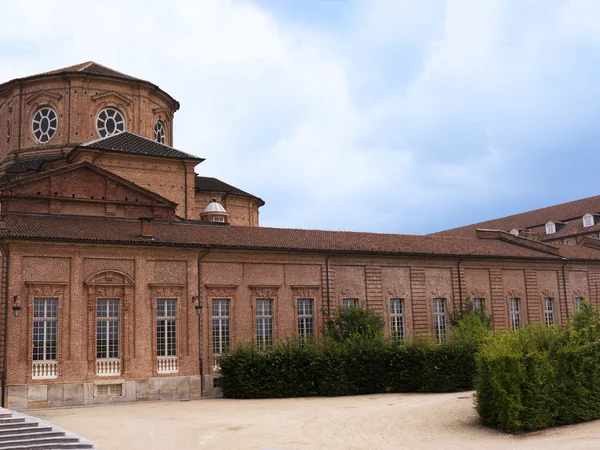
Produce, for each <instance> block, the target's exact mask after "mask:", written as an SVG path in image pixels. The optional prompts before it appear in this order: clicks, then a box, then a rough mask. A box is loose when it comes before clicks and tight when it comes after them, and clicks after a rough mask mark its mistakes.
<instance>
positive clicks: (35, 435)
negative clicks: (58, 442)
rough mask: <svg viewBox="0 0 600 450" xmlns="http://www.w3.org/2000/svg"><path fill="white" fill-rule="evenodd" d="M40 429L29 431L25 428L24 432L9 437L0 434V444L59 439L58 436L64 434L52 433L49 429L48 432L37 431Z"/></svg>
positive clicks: (61, 432) (62, 432)
mask: <svg viewBox="0 0 600 450" xmlns="http://www.w3.org/2000/svg"><path fill="white" fill-rule="evenodd" d="M39 430H40V428H33V429H32V430H29V429H27V428H25V431H22V432H21V433H16V434H10V435H5V434H4V433H2V435H0V444H1V443H2V442H6V441H14V440H21V439H30V440H32V441H33V440H36V439H44V438H49V437H60V436H64V435H65V433H64V431H52V428H50V429H49V430H48V429H46V430H45V431H44V430H42V431H39Z"/></svg>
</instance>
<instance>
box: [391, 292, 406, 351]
mask: <svg viewBox="0 0 600 450" xmlns="http://www.w3.org/2000/svg"><path fill="white" fill-rule="evenodd" d="M394 303H398V305H399V306H400V307H399V308H394V306H393V305H394ZM389 311H390V336H391V337H392V339H394V340H399V341H403V340H404V339H406V300H405V299H404V298H401V297H392V298H390V309H389Z"/></svg>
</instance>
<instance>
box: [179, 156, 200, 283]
mask: <svg viewBox="0 0 600 450" xmlns="http://www.w3.org/2000/svg"><path fill="white" fill-rule="evenodd" d="M181 164H183V184H184V186H185V187H184V191H183V195H184V197H183V204H184V205H185V206H184V208H185V218H186V219H188V181H187V179H188V176H187V164H186V163H185V161H182V162H181ZM198 295H200V294H198Z"/></svg>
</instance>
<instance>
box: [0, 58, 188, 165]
mask: <svg viewBox="0 0 600 450" xmlns="http://www.w3.org/2000/svg"><path fill="white" fill-rule="evenodd" d="M178 109H179V102H177V101H176V100H175V99H174V98H173V97H171V96H170V95H169V94H167V93H166V92H164V91H163V90H161V89H160V88H159V87H158V86H156V85H154V84H152V83H150V82H148V81H145V80H141V79H138V78H135V77H132V76H129V75H125V74H123V73H121V72H117V71H116V70H113V69H110V68H108V67H105V66H102V65H100V64H97V63H95V62H91V61H90V62H86V63H82V64H77V65H75V66H70V67H65V68H63V69H57V70H53V71H50V72H45V73H42V74H38V75H32V76H27V77H24V78H18V79H15V80H11V81H8V82H5V83H2V84H0V172H3V171H4V170H5V169H6V168H7V167H8V166H10V165H11V164H13V163H15V162H17V161H22V160H30V159H34V158H46V157H48V158H52V157H54V156H59V155H61V154H66V153H68V152H69V151H70V150H72V149H73V148H74V147H76V146H77V145H79V144H81V143H84V142H89V141H93V140H95V139H99V138H102V137H106V136H109V135H111V134H116V133H119V132H121V131H131V132H133V133H136V134H138V135H141V136H144V137H147V138H149V139H153V140H156V141H157V142H160V143H163V144H166V145H170V146H172V145H173V117H174V114H175V111H177V110H178Z"/></svg>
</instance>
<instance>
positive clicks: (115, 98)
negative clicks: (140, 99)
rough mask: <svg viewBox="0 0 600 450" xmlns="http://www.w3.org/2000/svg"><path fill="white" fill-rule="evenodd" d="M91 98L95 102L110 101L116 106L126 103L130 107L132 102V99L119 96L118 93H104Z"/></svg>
mask: <svg viewBox="0 0 600 450" xmlns="http://www.w3.org/2000/svg"><path fill="white" fill-rule="evenodd" d="M91 98H92V100H93V101H95V102H97V101H98V100H104V101H107V100H108V101H113V102H114V103H115V104H118V103H119V101H120V102H121V103H124V104H125V105H127V106H129V105H130V104H131V102H132V100H131V99H130V98H128V97H126V96H125V95H123V94H119V93H118V92H103V93H101V94H96V95H92V97H91Z"/></svg>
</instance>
